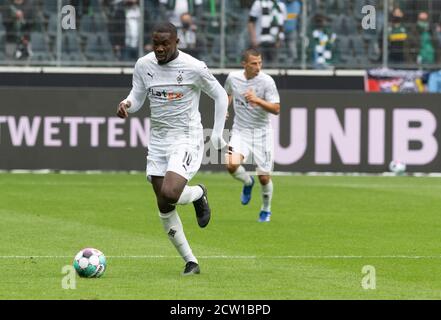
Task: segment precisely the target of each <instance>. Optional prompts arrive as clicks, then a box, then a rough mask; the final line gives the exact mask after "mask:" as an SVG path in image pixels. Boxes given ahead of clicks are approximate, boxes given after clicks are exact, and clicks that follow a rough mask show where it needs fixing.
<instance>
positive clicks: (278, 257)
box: [0, 255, 441, 260]
mask: <svg viewBox="0 0 441 320" xmlns="http://www.w3.org/2000/svg"><path fill="white" fill-rule="evenodd" d="M69 258H73V257H71V256H0V259H4V260H7V259H69ZM107 258H108V259H175V258H180V256H161V255H144V256H142V255H141V256H107ZM198 258H200V259H244V260H255V259H280V260H283V259H292V260H296V259H297V260H301V259H334V260H337V259H415V260H417V259H441V256H407V255H384V256H289V255H287V256H227V255H220V256H198Z"/></svg>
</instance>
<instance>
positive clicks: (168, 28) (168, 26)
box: [152, 22, 178, 37]
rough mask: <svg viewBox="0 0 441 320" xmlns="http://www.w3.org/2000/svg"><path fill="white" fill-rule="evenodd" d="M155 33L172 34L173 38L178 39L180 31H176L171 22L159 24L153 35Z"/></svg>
mask: <svg viewBox="0 0 441 320" xmlns="http://www.w3.org/2000/svg"><path fill="white" fill-rule="evenodd" d="M155 32H158V33H170V34H171V35H172V36H174V37H178V30H177V29H176V26H175V25H174V24H173V23H170V22H158V23H157V24H155V26H154V27H153V30H152V34H153V33H155Z"/></svg>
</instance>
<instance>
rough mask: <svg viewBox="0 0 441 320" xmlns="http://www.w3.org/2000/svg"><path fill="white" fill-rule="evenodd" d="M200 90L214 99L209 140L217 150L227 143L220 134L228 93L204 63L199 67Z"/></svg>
mask: <svg viewBox="0 0 441 320" xmlns="http://www.w3.org/2000/svg"><path fill="white" fill-rule="evenodd" d="M201 80H202V85H201V88H202V90H203V91H204V92H205V93H206V94H208V95H209V96H210V98H212V99H213V100H214V103H215V105H214V108H215V112H214V113H215V114H214V126H213V133H212V135H211V142H212V143H213V145H214V147H215V148H216V149H217V150H219V149H222V148H224V147H225V146H226V145H227V143H226V142H225V140H224V139H223V137H222V135H223V132H224V127H225V120H226V118H227V112H228V102H229V99H228V95H227V92H226V91H225V89H224V88H223V87H222V86H221V85H220V83H219V82H218V81H217V80H216V78H215V77H214V76H213V75H212V74H211V73H210V71H209V70H208V68H207V66H205V64H204V65H203V66H202V69H201Z"/></svg>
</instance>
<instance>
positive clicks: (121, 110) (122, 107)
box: [116, 101, 131, 119]
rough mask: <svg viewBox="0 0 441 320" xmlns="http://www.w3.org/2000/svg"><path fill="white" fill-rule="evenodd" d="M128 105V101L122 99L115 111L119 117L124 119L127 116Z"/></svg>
mask: <svg viewBox="0 0 441 320" xmlns="http://www.w3.org/2000/svg"><path fill="white" fill-rule="evenodd" d="M130 105H131V103H130V101H122V102H121V103H120V104H119V106H118V111H117V112H116V114H117V115H118V117H120V118H121V119H126V118H127V117H128V116H129V113H128V112H127V109H129V108H130Z"/></svg>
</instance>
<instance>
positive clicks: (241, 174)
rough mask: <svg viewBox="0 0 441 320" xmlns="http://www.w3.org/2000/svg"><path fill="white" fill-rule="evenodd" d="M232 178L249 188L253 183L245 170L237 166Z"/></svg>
mask: <svg viewBox="0 0 441 320" xmlns="http://www.w3.org/2000/svg"><path fill="white" fill-rule="evenodd" d="M232 176H233V177H234V178H235V179H237V180H239V181H242V182H243V183H244V184H245V185H246V186H250V185H251V184H252V183H253V180H251V176H250V175H249V174H248V173H247V172H246V171H245V168H244V167H243V166H239V168H237V170H236V171H235V172H234V173H233V174H232Z"/></svg>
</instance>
